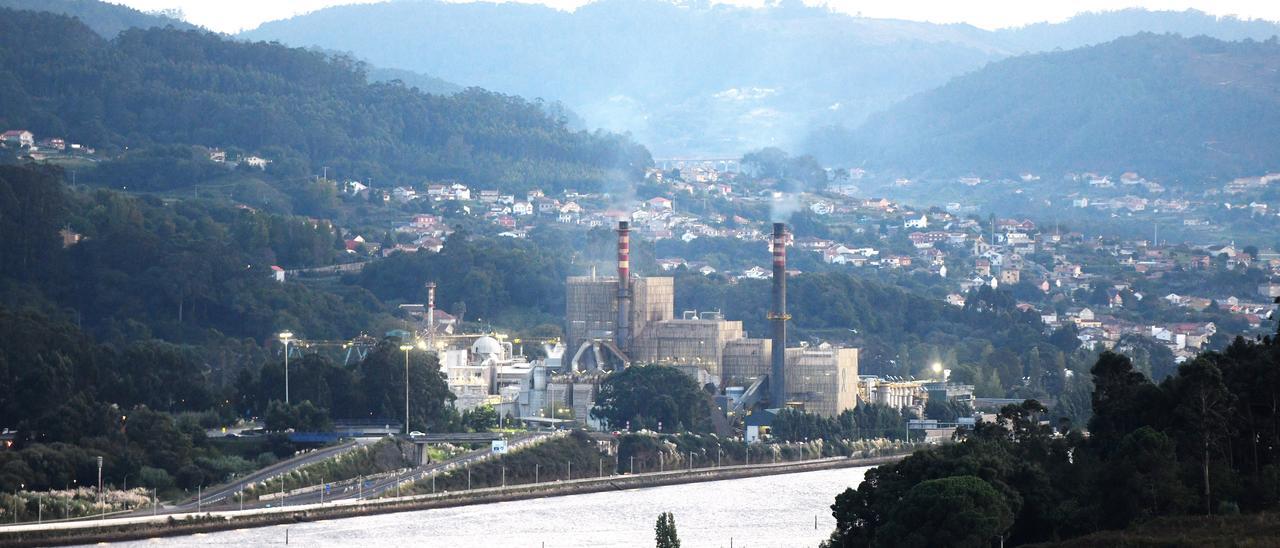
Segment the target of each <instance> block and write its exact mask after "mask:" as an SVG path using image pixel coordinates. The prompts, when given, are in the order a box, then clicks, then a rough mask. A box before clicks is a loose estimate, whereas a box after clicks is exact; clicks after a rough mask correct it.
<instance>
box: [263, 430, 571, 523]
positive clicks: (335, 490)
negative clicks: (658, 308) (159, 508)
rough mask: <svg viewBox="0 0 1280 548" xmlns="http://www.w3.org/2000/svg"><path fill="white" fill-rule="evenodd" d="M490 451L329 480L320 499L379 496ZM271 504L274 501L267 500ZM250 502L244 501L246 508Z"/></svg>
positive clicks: (536, 437)
mask: <svg viewBox="0 0 1280 548" xmlns="http://www.w3.org/2000/svg"><path fill="white" fill-rule="evenodd" d="M551 435H552V434H550V433H546V432H530V433H526V434H520V435H517V436H516V437H514V438H512V439H511V440H510V442H509V446H508V447H509V448H510V449H511V450H515V449H517V448H519V447H521V446H523V445H527V444H530V443H536V442H538V441H540V440H542V439H543V438H546V437H549V436H551ZM490 454H491V451H490V449H489V448H488V447H485V448H481V449H477V450H475V451H471V452H468V453H464V454H462V455H458V456H456V457H453V458H451V459H448V460H444V461H440V462H432V463H427V464H424V465H422V466H418V467H415V468H410V469H407V470H404V471H402V472H399V473H397V474H394V475H389V476H383V477H379V478H375V479H366V480H363V481H364V486H363V488H362V487H361V486H360V485H359V482H360V480H359V479H352V480H346V481H340V482H331V483H329V492H328V493H324V494H323V498H324V500H323V502H331V501H340V500H357V499H362V498H363V499H374V498H378V497H381V496H383V495H385V494H387V493H390V492H394V491H395V489H396V485H398V484H400V483H401V482H412V481H416V480H419V479H424V478H426V477H428V476H429V475H430V474H432V473H440V472H443V471H444V470H446V469H449V468H452V467H457V466H464V465H466V464H470V463H473V462H476V461H479V460H481V459H484V458H487V457H489V456H490ZM270 502H271V503H272V504H274V503H275V501H270ZM319 502H321V491H320V490H316V491H313V492H309V493H300V494H297V495H291V496H289V497H287V499H286V500H285V503H286V505H288V506H293V505H295V504H316V503H319ZM265 505H266V504H264V503H255V504H253V505H252V506H254V507H259V506H265ZM249 506H250V505H248V504H246V505H245V507H246V508H248V507H249Z"/></svg>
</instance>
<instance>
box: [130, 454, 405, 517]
mask: <svg viewBox="0 0 1280 548" xmlns="http://www.w3.org/2000/svg"><path fill="white" fill-rule="evenodd" d="M378 439H380V438H357V439H356V440H354V441H349V442H346V443H342V444H339V445H335V446H332V447H325V448H322V449H317V450H315V451H311V452H308V453H304V454H301V455H298V456H296V457H293V458H290V459H288V460H283V461H280V462H277V463H275V464H273V465H271V466H268V467H266V468H263V469H261V470H258V471H256V472H253V473H252V474H249V475H247V476H244V477H241V478H237V479H235V480H233V481H232V482H231V483H227V484H223V485H220V486H217V487H213V488H211V489H209V490H208V491H205V492H204V494H203V495H202V496H201V497H200V500H199V501H197V500H196V498H191V499H188V500H186V501H184V502H181V503H178V504H174V505H170V506H164V507H162V508H160V512H161V513H165V514H175V513H185V512H194V511H196V510H197V508H199V509H204V508H209V507H212V506H215V505H218V504H220V503H223V502H227V503H230V502H231V501H232V500H234V498H235V494H236V493H238V492H240V491H243V490H244V489H246V488H247V487H248V486H249V485H252V484H254V483H258V482H261V481H266V480H267V479H270V478H273V477H276V476H279V475H280V474H284V473H287V472H290V471H293V470H295V469H298V468H301V467H303V466H307V465H309V464H315V463H317V462H320V461H322V460H325V459H328V458H333V457H336V456H338V455H341V454H343V453H346V452H348V451H351V450H354V449H356V448H359V447H363V446H365V445H369V444H371V443H373V442H376V441H378ZM136 513H137V514H149V513H150V510H139V511H138V512H136Z"/></svg>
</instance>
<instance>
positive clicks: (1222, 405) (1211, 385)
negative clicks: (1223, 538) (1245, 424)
mask: <svg viewBox="0 0 1280 548" xmlns="http://www.w3.org/2000/svg"><path fill="white" fill-rule="evenodd" d="M1172 386H1173V392H1174V394H1175V395H1176V396H1175V397H1176V400H1175V401H1177V402H1178V403H1177V405H1176V407H1175V408H1174V415H1175V416H1176V417H1177V418H1178V422H1179V425H1180V427H1181V430H1182V431H1183V433H1184V439H1185V440H1186V443H1187V444H1188V445H1190V446H1192V447H1195V450H1194V452H1192V454H1194V455H1195V456H1196V459H1197V460H1199V461H1200V470H1201V474H1200V479H1201V485H1200V487H1201V491H1200V494H1201V495H1202V496H1203V497H1204V511H1205V513H1206V514H1212V513H1213V493H1212V489H1211V484H1212V481H1211V478H1210V473H1209V472H1210V467H1211V466H1212V463H1213V459H1214V456H1215V455H1214V453H1215V452H1216V451H1218V442H1219V441H1220V440H1222V439H1224V438H1227V437H1229V436H1230V435H1231V429H1232V424H1231V407H1232V406H1233V405H1234V404H1235V402H1234V399H1235V396H1234V395H1233V394H1231V392H1229V391H1228V390H1227V387H1226V385H1225V384H1224V383H1223V380H1222V371H1220V370H1219V369H1218V367H1217V366H1215V365H1214V364H1213V363H1212V362H1211V361H1210V360H1208V359H1205V358H1197V359H1194V360H1192V361H1190V362H1188V363H1186V364H1184V365H1182V366H1181V367H1179V368H1178V376H1177V377H1176V378H1175V379H1173V381H1172Z"/></svg>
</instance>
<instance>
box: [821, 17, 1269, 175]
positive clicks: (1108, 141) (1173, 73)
mask: <svg viewBox="0 0 1280 548" xmlns="http://www.w3.org/2000/svg"><path fill="white" fill-rule="evenodd" d="M817 141H818V142H816V143H815V148H819V147H820V148H822V149H824V150H825V152H826V153H827V155H828V156H829V157H833V158H835V159H837V160H839V161H841V162H842V163H845V164H849V165H864V166H871V167H875V168H880V169H886V170H902V171H906V172H911V173H916V174H921V173H932V174H940V175H962V174H980V175H992V174H1001V173H1003V174H1010V175H1012V174H1016V173H1018V172H1019V171H1033V172H1055V171H1056V172H1062V171H1066V170H1081V171H1082V170H1101V171H1104V172H1110V173H1119V172H1123V171H1137V172H1139V173H1141V174H1144V175H1147V176H1153V175H1154V176H1157V177H1161V178H1167V179H1172V180H1173V181H1171V182H1174V181H1177V180H1181V181H1183V182H1195V181H1197V180H1198V178H1202V177H1215V176H1218V177H1234V176H1239V175H1247V174H1259V173H1263V172H1267V171H1274V170H1277V169H1280V44H1278V43H1277V41H1276V40H1275V39H1271V40H1267V41H1265V42H1253V41H1245V42H1224V41H1220V40H1215V39H1212V38H1206V37H1197V38H1181V37H1178V36H1173V35H1154V34H1140V35H1136V36H1132V37H1126V38H1121V39H1118V40H1115V41H1113V42H1109V43H1106V44H1102V45H1098V46H1091V47H1087V48H1082V49H1078V50H1072V51H1065V52H1054V53H1042V54H1035V55H1028V56H1024V57H1017V58H1013V59H1008V60H1005V61H1001V62H998V63H993V64H991V65H989V66H987V67H986V68H983V69H982V70H979V71H976V72H973V73H970V74H966V75H964V76H961V77H958V78H956V79H954V80H952V81H951V82H949V83H948V84H947V85H945V86H942V87H940V88H938V89H935V90H932V91H929V92H926V93H922V94H919V95H917V96H914V97H912V98H910V99H908V100H906V101H903V102H902V103H900V104H898V105H896V106H894V107H893V108H891V109H889V110H888V111H886V112H883V113H880V114H877V115H875V116H872V117H871V118H870V119H868V120H867V122H866V123H865V124H863V125H862V126H861V127H860V128H859V129H858V130H856V131H853V132H839V131H836V132H828V133H826V134H824V135H822V136H820V137H819V138H818V139H817Z"/></svg>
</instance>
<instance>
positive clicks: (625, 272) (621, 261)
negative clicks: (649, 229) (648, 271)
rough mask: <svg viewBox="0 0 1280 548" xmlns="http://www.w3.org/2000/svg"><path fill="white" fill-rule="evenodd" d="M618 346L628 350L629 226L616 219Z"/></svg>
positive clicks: (629, 311)
mask: <svg viewBox="0 0 1280 548" xmlns="http://www.w3.org/2000/svg"><path fill="white" fill-rule="evenodd" d="M616 342H617V344H618V348H619V349H621V350H622V351H623V352H629V351H630V348H629V346H630V343H631V226H630V224H629V223H627V222H626V221H618V330H617V341H616Z"/></svg>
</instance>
